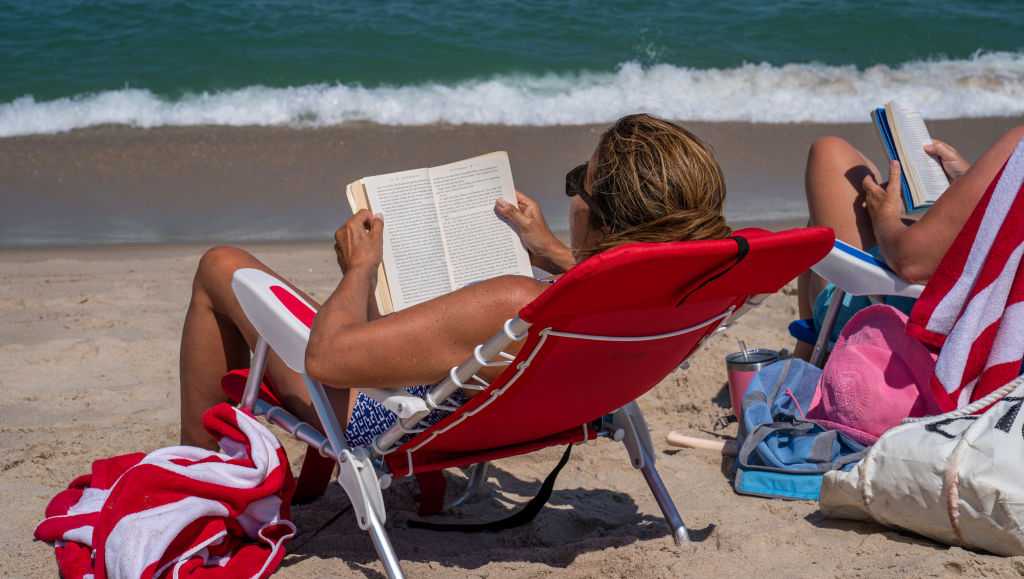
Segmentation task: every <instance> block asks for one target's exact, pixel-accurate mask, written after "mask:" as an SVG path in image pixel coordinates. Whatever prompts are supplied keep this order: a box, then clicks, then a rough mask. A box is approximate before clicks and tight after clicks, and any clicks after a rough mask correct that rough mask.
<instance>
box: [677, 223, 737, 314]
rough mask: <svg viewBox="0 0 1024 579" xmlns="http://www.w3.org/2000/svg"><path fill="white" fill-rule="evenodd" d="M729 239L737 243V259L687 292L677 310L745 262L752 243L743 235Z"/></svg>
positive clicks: (678, 302)
mask: <svg viewBox="0 0 1024 579" xmlns="http://www.w3.org/2000/svg"><path fill="white" fill-rule="evenodd" d="M729 239H731V240H733V241H734V242H736V257H734V258H733V259H732V261H731V262H729V263H727V264H725V266H724V267H722V268H721V269H719V270H718V271H716V272H713V273H712V274H711V275H709V276H708V277H707V278H706V279H705V280H704V281H702V282H700V284H698V285H697V286H696V287H694V288H693V289H691V290H690V291H688V292H686V294H685V295H684V296H683V297H681V298H680V299H679V300H678V301H677V302H676V307H677V308H678V307H681V306H682V305H683V304H684V303H685V302H686V300H688V299H689V298H690V296H692V295H693V294H695V293H697V292H698V291H700V290H701V289H703V288H704V287H706V286H707V285H708V284H710V283H711V282H713V281H715V280H716V279H718V278H720V277H722V276H723V275H725V274H727V273H729V271H730V270H732V268H734V267H736V266H737V265H739V264H740V262H741V261H743V260H744V259H745V258H746V257H747V255H748V254H749V253H750V242H749V241H747V238H746V237H743V236H742V235H733V236H731V237H729Z"/></svg>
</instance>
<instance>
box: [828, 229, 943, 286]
mask: <svg viewBox="0 0 1024 579" xmlns="http://www.w3.org/2000/svg"><path fill="white" fill-rule="evenodd" d="M811 270H813V271H814V273H816V274H818V275H820V276H821V277H823V278H825V279H826V280H828V281H830V282H832V283H833V284H835V285H836V287H838V288H840V289H842V290H843V291H845V292H846V293H848V294H851V295H855V296H872V295H875V296H901V297H907V298H916V297H918V296H920V295H921V292H922V291H923V290H924V286H923V285H921V284H912V283H908V282H907V281H905V280H903V279H902V278H900V277H899V276H898V275H896V274H895V273H893V271H892V270H890V269H889V268H888V267H887V266H886V265H885V263H883V262H881V261H879V260H878V259H876V258H875V257H874V256H873V255H871V254H870V253H867V252H866V251H862V250H860V249H858V248H856V247H854V246H852V245H849V244H847V243H843V242H842V241H839V240H836V242H835V246H834V247H833V248H832V251H830V252H829V254H828V255H826V256H825V258H824V259H822V260H821V261H819V262H818V263H817V264H815V265H814V266H812V267H811Z"/></svg>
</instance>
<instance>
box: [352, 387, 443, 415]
mask: <svg viewBox="0 0 1024 579" xmlns="http://www.w3.org/2000/svg"><path fill="white" fill-rule="evenodd" d="M359 391H360V392H361V393H363V394H366V395H367V396H369V397H370V398H373V399H374V400H376V401H377V402H380V403H381V404H383V405H384V408H387V409H388V410H390V411H392V412H394V413H395V414H397V415H398V417H399V418H402V419H405V418H411V417H412V416H414V415H416V413H418V412H429V411H430V408H428V407H427V403H426V401H425V400H423V399H422V398H420V397H419V396H416V395H415V394H409V393H408V392H406V391H405V390H384V389H381V388H360V389H359Z"/></svg>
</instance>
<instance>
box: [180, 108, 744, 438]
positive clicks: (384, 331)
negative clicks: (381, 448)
mask: <svg viewBox="0 0 1024 579" xmlns="http://www.w3.org/2000/svg"><path fill="white" fill-rule="evenodd" d="M566 193H567V194H568V195H569V196H570V203H569V222H570V237H571V247H567V246H566V245H565V244H563V243H562V242H561V241H559V240H558V238H557V237H555V236H554V235H553V234H552V232H551V230H550V229H549V228H548V226H547V223H546V222H545V220H544V216H543V215H542V214H541V212H540V207H539V205H538V204H537V203H536V202H535V201H534V200H532V199H530V198H529V197H527V196H526V195H523V194H521V193H519V194H517V198H518V204H511V203H507V202H500V201H499V202H498V203H497V204H496V206H495V212H496V213H497V214H498V215H499V216H500V217H501V218H502V220H503V221H505V222H506V223H507V224H508V225H509V226H510V227H512V228H513V230H514V231H515V232H516V233H517V234H518V236H519V238H520V240H521V241H522V243H523V245H524V246H525V247H526V249H527V250H528V251H529V253H530V256H531V261H532V262H533V263H534V265H537V266H539V267H542V268H543V269H546V270H548V271H550V272H553V273H555V274H557V273H561V272H564V271H566V270H568V269H569V268H571V267H573V265H575V264H576V262H577V261H580V260H582V259H585V258H587V257H589V256H591V255H594V254H596V253H599V252H601V251H605V250H607V249H611V248H613V247H616V246H618V245H621V244H624V243H630V242H659V241H677V240H697V239H720V238H724V237H726V236H728V235H729V234H730V229H729V227H728V226H727V225H726V223H725V219H724V217H723V215H722V209H723V205H724V201H725V180H724V178H723V176H722V171H721V168H720V167H719V166H718V162H717V161H716V160H715V158H714V156H713V155H712V154H711V151H710V149H709V148H708V147H707V146H706V145H705V144H704V143H702V142H701V141H700V140H699V139H698V138H697V137H695V136H694V135H692V134H691V133H689V132H688V131H686V130H685V129H683V128H681V127H678V126H676V125H674V124H672V123H670V122H667V121H664V120H661V119H657V118H654V117H651V116H649V115H631V116H627V117H624V118H622V119H620V120H619V121H618V122H616V123H615V125H613V126H612V127H611V128H610V129H608V130H607V131H606V132H605V133H604V134H603V135H602V136H601V138H600V140H599V142H598V145H597V148H596V149H595V150H594V153H593V155H592V156H591V157H590V159H589V160H588V161H587V162H586V163H583V164H581V165H580V166H578V167H576V168H575V169H573V170H571V171H569V173H568V174H567V175H566ZM386 226H387V225H386V224H385V223H384V222H383V221H382V219H381V218H380V217H378V216H375V215H373V214H371V213H370V212H369V211H365V210H364V211H359V212H357V213H356V214H355V215H354V216H353V217H352V218H351V219H349V220H348V222H346V223H345V224H344V225H342V227H341V228H339V229H338V230H337V232H336V233H335V251H336V253H337V260H338V265H339V267H340V268H341V271H342V274H343V277H342V278H341V281H340V282H339V283H338V286H337V288H336V289H335V290H334V292H333V293H332V294H331V296H330V297H329V298H328V299H327V300H326V301H325V302H324V303H323V304H322V305H321V306H320V307H319V310H318V314H317V317H316V320H315V322H314V324H313V327H312V331H311V334H310V340H309V345H308V348H307V351H306V371H307V372H308V373H309V375H310V376H311V377H313V378H315V379H317V380H319V381H321V382H322V383H324V384H325V385H332V386H333V387H331V388H328V390H329V391H330V394H331V397H332V404H333V405H334V407H335V412H336V413H337V415H338V417H339V419H341V420H342V423H346V417H347V429H346V437H347V438H348V441H349V443H350V444H351V445H353V446H360V445H363V444H367V443H368V442H369V441H370V440H372V438H373V437H374V436H376V435H378V434H380V433H382V432H384V431H386V430H387V429H388V428H389V427H390V426H391V425H392V424H393V422H394V420H395V417H394V415H393V414H391V413H390V412H388V411H386V410H385V409H383V407H382V406H381V405H379V404H378V403H377V402H376V401H374V400H372V399H370V398H369V397H367V396H363V395H358V393H357V391H355V390H353V389H352V388H353V387H356V386H362V387H373V388H403V387H412V386H413V385H417V384H433V383H436V382H438V381H440V380H441V379H443V378H444V377H445V376H446V375H447V372H448V369H449V368H451V367H452V366H454V365H456V364H458V363H460V362H461V361H462V360H464V359H465V358H466V356H467V355H468V354H469V353H470V352H471V351H472V349H473V347H474V346H475V345H476V344H479V343H481V342H483V341H485V340H486V339H487V338H488V337H490V336H492V335H493V334H494V333H495V331H496V330H497V329H498V328H500V327H501V325H502V323H503V322H504V321H505V320H506V319H508V318H511V317H514V316H515V315H516V314H517V312H518V311H519V310H520V309H521V308H522V307H523V306H524V305H526V304H527V303H528V302H530V301H531V300H533V299H534V298H535V297H536V296H538V295H539V294H540V293H541V292H543V291H544V289H545V288H546V287H548V284H549V283H550V282H549V281H537V280H535V279H533V278H529V277H523V276H503V277H498V278H493V279H489V280H486V281H482V282H479V283H476V284H473V285H469V286H467V287H464V288H461V289H458V290H456V291H454V292H451V293H448V294H446V295H442V296H441V297H438V298H435V299H432V300H429V301H426V302H423V303H420V304H418V305H415V306H412V307H410V308H407V309H403V310H400V311H398V312H396V313H394V314H391V315H388V316H379V315H378V314H377V311H376V307H375V305H374V301H373V295H374V287H375V284H376V282H377V272H378V264H380V262H381V259H382V252H383V249H382V244H383V241H382V232H383V228H384V227H386ZM247 267H248V268H258V269H262V270H264V271H267V272H269V273H271V274H272V275H275V276H276V277H278V278H281V276H279V275H277V274H275V273H274V272H272V271H271V270H270V269H269V268H268V267H267V266H266V265H264V264H263V263H262V262H260V261H259V260H257V259H256V258H255V257H253V256H252V255H250V254H248V253H246V252H244V251H242V250H240V249H236V248H231V247H217V248H213V249H211V250H209V251H208V252H206V254H205V255H204V256H203V258H202V259H201V260H200V263H199V268H198V271H197V272H196V277H195V282H194V285H193V290H192V299H191V302H190V304H189V308H188V313H187V315H186V318H185V327H184V330H183V335H182V343H181V440H182V442H183V443H184V444H191V445H198V446H205V447H210V448H212V447H214V446H215V441H214V440H212V438H211V437H210V436H209V434H207V433H206V431H205V430H204V429H203V427H202V423H201V416H202V413H203V412H204V411H205V410H206V409H207V408H209V407H210V406H213V405H214V404H216V403H218V402H221V401H223V400H224V395H223V393H222V392H221V390H220V379H221V376H222V375H223V374H224V373H225V372H227V371H228V370H229V369H233V368H244V367H246V366H247V365H248V361H249V351H250V349H251V348H252V347H253V345H254V344H255V341H256V332H255V330H254V329H253V327H252V325H251V324H250V323H249V321H248V320H247V319H246V317H245V314H244V313H243V312H242V310H241V307H240V306H239V304H238V302H237V301H236V299H235V296H234V293H233V292H232V289H231V277H232V274H233V273H234V272H235V271H236V270H237V269H239V268H247ZM596 291H599V289H597V290H596ZM305 297H306V299H307V300H308V301H309V302H310V303H315V302H314V301H313V300H312V299H310V298H309V297H308V296H305ZM485 370H492V369H491V368H488V369H485ZM268 371H269V374H270V379H271V380H272V381H273V384H274V386H275V389H276V391H277V394H278V395H279V397H280V398H281V399H282V400H283V402H284V403H285V405H286V406H288V407H289V409H290V410H291V411H292V412H294V413H295V414H296V415H297V416H299V417H300V418H302V419H303V420H306V421H308V422H310V423H313V424H316V423H317V420H316V415H315V413H314V412H313V410H312V406H311V404H310V402H309V399H308V395H307V393H306V388H305V386H304V384H303V382H302V379H301V377H300V376H298V375H297V374H295V373H294V372H292V371H291V370H289V369H288V368H287V367H285V366H284V364H283V363H282V362H281V361H280V360H279V359H277V358H276V356H274V355H273V354H271V356H270V360H269V362H268ZM481 374H483V377H484V378H485V379H491V378H493V377H494V374H490V375H488V374H487V373H486V372H482V373H481ZM421 388H423V387H421Z"/></svg>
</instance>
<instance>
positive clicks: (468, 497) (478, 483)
mask: <svg viewBox="0 0 1024 579" xmlns="http://www.w3.org/2000/svg"><path fill="white" fill-rule="evenodd" d="M489 467H490V463H487V462H480V463H477V464H474V465H473V466H472V467H471V468H470V472H469V480H467V481H466V490H464V491H462V494H461V495H459V496H458V497H456V498H455V499H453V500H452V502H450V503H448V504H447V505H445V507H444V509H445V510H446V511H447V510H449V509H454V508H455V507H459V506H462V505H464V504H466V503H468V502H472V500H473V499H475V498H476V497H477V496H479V494H480V490H481V489H482V488H483V486H484V483H486V482H487V475H488V471H489V470H490V468H489Z"/></svg>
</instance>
